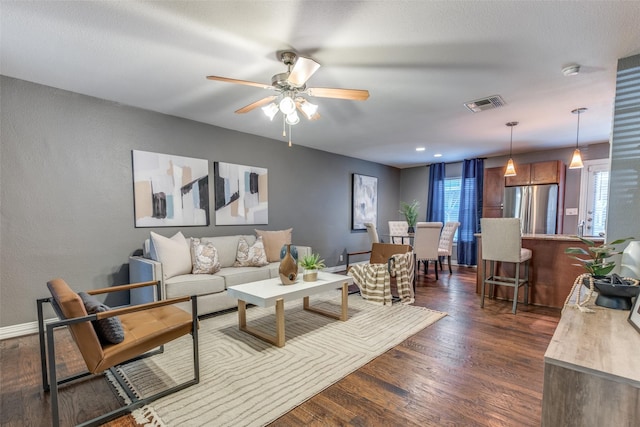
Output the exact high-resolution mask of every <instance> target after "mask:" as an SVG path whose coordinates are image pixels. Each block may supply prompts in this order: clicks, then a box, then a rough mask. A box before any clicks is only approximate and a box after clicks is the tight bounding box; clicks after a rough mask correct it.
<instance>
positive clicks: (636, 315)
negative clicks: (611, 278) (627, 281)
mask: <svg viewBox="0 0 640 427" xmlns="http://www.w3.org/2000/svg"><path fill="white" fill-rule="evenodd" d="M629 323H631V326H633V327H634V328H636V331H638V332H640V295H638V296H637V297H636V301H635V303H634V304H633V306H632V307H631V313H629Z"/></svg>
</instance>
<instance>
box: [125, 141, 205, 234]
mask: <svg viewBox="0 0 640 427" xmlns="http://www.w3.org/2000/svg"><path fill="white" fill-rule="evenodd" d="M132 157H133V199H134V202H133V206H134V216H135V226H136V227H182V226H205V225H209V162H208V161H207V160H204V159H194V158H191V157H181V156H172V155H169V154H160V153H150V152H147V151H137V150H132Z"/></svg>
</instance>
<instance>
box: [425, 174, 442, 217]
mask: <svg viewBox="0 0 640 427" xmlns="http://www.w3.org/2000/svg"><path fill="white" fill-rule="evenodd" d="M444 165H445V164H444V163H434V164H432V165H431V166H429V193H428V194H427V221H433V222H444V178H445V173H444Z"/></svg>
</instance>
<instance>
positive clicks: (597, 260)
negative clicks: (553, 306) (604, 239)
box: [564, 236, 640, 310]
mask: <svg viewBox="0 0 640 427" xmlns="http://www.w3.org/2000/svg"><path fill="white" fill-rule="evenodd" d="M576 237H577V238H578V239H580V241H582V243H584V244H585V245H586V246H587V249H584V248H581V247H569V248H566V249H565V250H564V253H566V254H569V255H570V256H571V258H573V259H575V260H578V261H580V264H573V265H577V266H581V267H583V268H584V269H585V270H586V271H587V272H586V273H584V274H581V275H580V276H578V277H577V278H576V281H575V282H574V284H573V286H574V287H573V289H572V290H571V293H570V295H572V294H573V293H574V289H575V288H576V287H578V286H581V285H586V286H588V287H589V295H588V297H587V299H586V300H585V301H584V302H583V303H580V293H579V292H578V295H577V301H576V305H577V306H578V307H579V308H581V309H584V305H586V303H587V302H588V301H589V300H590V299H591V296H592V294H593V291H594V288H595V289H597V290H598V298H596V302H595V304H596V305H599V306H602V307H608V308H614V309H621V310H628V309H630V308H631V297H633V296H637V295H638V291H639V290H640V288H639V287H638V286H637V285H638V281H637V280H635V279H630V278H622V277H620V276H618V275H617V274H612V275H610V276H608V274H609V273H611V271H612V270H613V269H614V268H615V266H616V263H615V261H613V260H611V259H610V258H611V257H612V256H614V255H619V254H621V253H622V251H619V250H616V249H615V248H614V246H615V245H619V244H621V243H624V242H626V241H627V240H632V239H634V238H633V237H627V238H624V239H618V240H614V241H613V242H610V243H602V244H600V245H597V244H596V242H594V241H593V240H589V239H585V238H583V237H579V236H576ZM576 255H582V257H578V256H576ZM585 257H586V258H585Z"/></svg>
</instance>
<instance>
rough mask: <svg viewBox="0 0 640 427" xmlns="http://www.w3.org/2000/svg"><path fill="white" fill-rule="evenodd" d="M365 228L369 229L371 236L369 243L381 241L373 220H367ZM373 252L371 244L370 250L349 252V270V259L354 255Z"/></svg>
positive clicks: (347, 268) (368, 232)
mask: <svg viewBox="0 0 640 427" xmlns="http://www.w3.org/2000/svg"><path fill="white" fill-rule="evenodd" d="M364 226H365V228H366V229H367V235H368V236H369V243H370V244H371V245H373V244H374V243H379V242H380V238H379V237H378V230H377V229H376V225H375V224H374V223H372V222H365V223H364ZM370 253H371V246H369V250H366V251H357V252H347V266H346V270H347V271H349V261H350V258H351V257H352V256H354V255H365V254H370Z"/></svg>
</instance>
